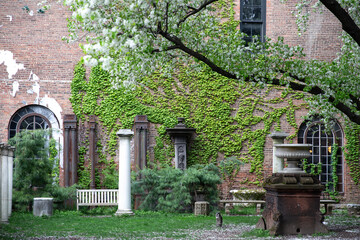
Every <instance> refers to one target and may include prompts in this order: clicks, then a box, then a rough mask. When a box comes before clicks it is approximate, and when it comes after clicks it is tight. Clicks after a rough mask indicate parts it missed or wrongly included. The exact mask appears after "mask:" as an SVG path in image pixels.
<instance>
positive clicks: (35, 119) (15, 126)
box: [9, 105, 59, 139]
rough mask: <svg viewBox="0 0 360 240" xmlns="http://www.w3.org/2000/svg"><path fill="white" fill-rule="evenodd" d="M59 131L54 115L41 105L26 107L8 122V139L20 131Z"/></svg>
mask: <svg viewBox="0 0 360 240" xmlns="http://www.w3.org/2000/svg"><path fill="white" fill-rule="evenodd" d="M49 128H53V129H59V122H58V120H57V118H56V116H55V114H54V113H53V112H52V111H51V110H50V109H48V108H46V107H44V106H41V105H28V106H26V107H23V108H20V109H19V110H17V111H16V112H15V113H14V114H13V116H12V117H11V119H10V122H9V139H10V138H12V137H14V136H15V134H16V133H18V132H20V131H22V130H36V129H49Z"/></svg>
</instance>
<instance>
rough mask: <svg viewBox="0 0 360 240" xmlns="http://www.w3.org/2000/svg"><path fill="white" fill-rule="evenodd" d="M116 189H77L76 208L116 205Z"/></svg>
mask: <svg viewBox="0 0 360 240" xmlns="http://www.w3.org/2000/svg"><path fill="white" fill-rule="evenodd" d="M117 193H118V190H117V189H77V190H76V209H77V210H79V206H117V205H118V202H117V195H118V194H117Z"/></svg>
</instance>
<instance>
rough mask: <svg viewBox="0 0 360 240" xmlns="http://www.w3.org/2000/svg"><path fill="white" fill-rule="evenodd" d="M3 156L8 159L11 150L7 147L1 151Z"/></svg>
mask: <svg viewBox="0 0 360 240" xmlns="http://www.w3.org/2000/svg"><path fill="white" fill-rule="evenodd" d="M0 151H1V155H2V156H5V157H7V156H8V153H9V149H8V148H7V147H3V148H1V149H0Z"/></svg>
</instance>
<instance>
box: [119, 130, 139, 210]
mask: <svg viewBox="0 0 360 240" xmlns="http://www.w3.org/2000/svg"><path fill="white" fill-rule="evenodd" d="M116 134H117V135H118V137H119V192H118V210H117V211H116V213H115V215H116V216H120V215H124V214H126V215H133V214H134V213H133V212H132V210H131V176H130V140H131V137H132V136H133V135H134V132H133V131H131V130H130V129H120V130H119V131H118V132H117V133H116Z"/></svg>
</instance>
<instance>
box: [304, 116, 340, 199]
mask: <svg viewBox="0 0 360 240" xmlns="http://www.w3.org/2000/svg"><path fill="white" fill-rule="evenodd" d="M298 143H307V144H312V145H313V146H312V156H311V157H309V158H308V163H313V164H321V174H320V176H319V179H320V181H321V183H322V184H324V185H326V186H327V188H328V189H329V190H332V191H333V190H336V191H338V192H342V191H343V153H342V146H343V133H342V130H341V128H340V125H339V124H338V123H337V122H336V123H335V124H334V127H333V128H332V129H331V131H326V130H325V125H324V124H323V122H321V120H320V119H315V120H314V121H312V122H311V123H309V122H304V123H302V124H301V126H300V129H299V132H298ZM335 144H337V146H338V148H337V152H336V156H337V163H336V162H333V161H334V159H332V155H333V151H334V150H335V149H334V146H335ZM335 163H336V166H335ZM334 167H335V168H336V169H334V171H336V175H337V185H336V186H333V182H334V173H333V168H334ZM307 170H308V171H309V169H307ZM334 187H335V189H334Z"/></svg>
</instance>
